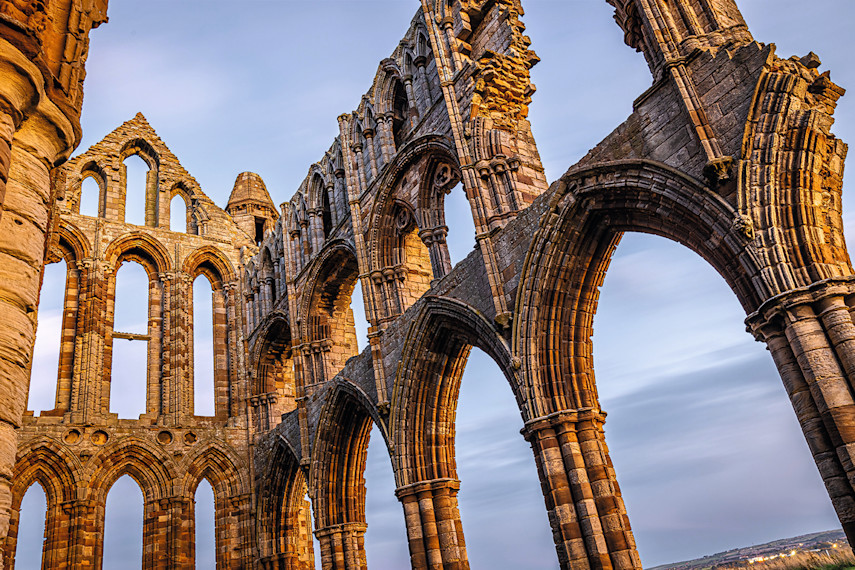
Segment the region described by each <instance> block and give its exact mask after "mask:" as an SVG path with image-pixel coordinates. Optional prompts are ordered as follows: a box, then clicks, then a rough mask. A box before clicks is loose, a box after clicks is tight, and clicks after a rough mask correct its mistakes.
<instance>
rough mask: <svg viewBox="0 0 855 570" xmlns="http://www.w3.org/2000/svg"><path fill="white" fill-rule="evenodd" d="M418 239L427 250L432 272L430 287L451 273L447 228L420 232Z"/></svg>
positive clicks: (442, 227) (441, 227) (440, 227)
mask: <svg viewBox="0 0 855 570" xmlns="http://www.w3.org/2000/svg"><path fill="white" fill-rule="evenodd" d="M419 237H420V238H421V239H422V242H424V244H425V246H427V248H428V254H429V255H430V265H431V269H432V270H433V278H434V281H432V282H431V285H433V283H435V282H436V281H437V280H438V279H442V278H443V277H445V276H446V275H447V274H448V272H449V271H451V257H450V256H449V254H448V244H447V243H446V238H447V237H448V226H439V227H437V228H432V229H427V230H421V231H420V232H419Z"/></svg>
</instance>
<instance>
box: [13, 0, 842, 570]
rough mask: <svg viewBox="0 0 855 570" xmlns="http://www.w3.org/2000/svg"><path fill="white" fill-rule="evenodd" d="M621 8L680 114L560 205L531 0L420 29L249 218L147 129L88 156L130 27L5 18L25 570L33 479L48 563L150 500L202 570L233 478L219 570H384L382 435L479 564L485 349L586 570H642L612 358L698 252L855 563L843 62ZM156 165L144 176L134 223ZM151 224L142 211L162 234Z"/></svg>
mask: <svg viewBox="0 0 855 570" xmlns="http://www.w3.org/2000/svg"><path fill="white" fill-rule="evenodd" d="M606 1H607V2H609V4H611V5H612V6H613V7H614V11H615V19H616V21H617V23H618V25H619V26H620V27H621V29H622V30H623V32H624V37H625V41H626V43H627V44H628V45H629V46H630V47H632V48H634V49H636V50H638V51H640V52H642V53H643V54H644V57H645V59H646V61H647V63H648V65H649V68H650V71H651V74H652V77H653V85H652V86H651V87H650V89H648V90H647V91H646V92H645V93H643V94H642V95H641V96H640V97H639V98H638V99H637V100H636V101H635V105H634V109H633V112H632V114H631V115H630V116H629V117H628V118H627V120H626V121H625V122H624V123H623V124H622V125H620V126H619V127H618V128H617V129H616V130H615V131H613V132H612V133H611V134H610V135H608V136H607V137H606V138H605V139H604V140H603V141H602V142H601V143H600V144H599V145H597V146H596V147H595V148H594V149H592V150H591V151H590V152H589V153H588V154H587V155H586V156H585V157H584V158H583V159H582V160H581V161H580V162H579V163H577V164H576V165H574V166H572V167H570V169H569V170H568V171H567V172H566V174H564V175H563V176H562V177H561V178H560V179H559V180H556V181H554V182H553V183H552V184H551V185H548V184H547V181H546V179H545V176H544V173H543V168H542V166H541V162H540V157H539V154H538V151H537V148H536V146H535V141H534V138H533V136H532V134H531V130H530V126H529V123H528V122H527V119H526V117H527V111H528V107H529V105H530V104H531V98H532V94H533V92H534V86H533V85H532V84H531V83H530V79H529V70H530V69H531V67H532V66H534V65H535V64H536V63H537V61H538V58H537V56H536V55H535V53H534V52H533V51H531V50H530V49H529V45H530V43H531V40H530V38H528V37H527V36H526V35H524V30H525V26H524V25H523V23H522V17H523V10H522V5H521V2H522V0H490V1H484V0H436V1H434V0H422V7H421V8H420V9H419V10H418V12H417V13H416V14H415V16H414V18H413V19H412V21H411V24H410V27H409V29H408V30H407V33H406V35H405V36H404V38H403V39H402V40H401V42H400V43H399V44H398V45H397V46H396V47H395V48H394V51H393V52H392V54H391V56H390V57H389V58H387V59H384V60H383V61H381V62H380V65H379V67H378V71H377V74H376V77H375V78H374V82H373V84H372V86H371V89H370V90H369V91H368V92H367V93H366V94H365V95H364V96H363V97H362V98H361V99H360V102H359V105H358V107H357V108H356V110H355V111H353V112H351V113H347V114H343V115H341V116H340V117H339V118H338V124H339V134H338V136H337V137H335V139H334V140H333V142H332V144H331V145H330V147H329V148H328V149H327V150H326V151H325V152H323V154H322V155H321V158H320V160H318V162H316V163H314V164H312V165H311V166H310V167H309V169H308V172H307V174H306V177H305V180H304V181H303V183H302V184H301V185H300V187H299V189H298V190H297V192H296V193H295V194H293V196H292V197H291V198H290V199H289V200H288V201H286V202H284V203H282V204H281V205H280V206H279V207H278V208H277V206H276V205H275V204H274V202H273V200H272V198H271V196H270V193H269V192H268V190H267V188H266V187H265V184H264V182H263V181H262V179H261V178H260V177H259V176H258V175H257V174H254V173H251V172H245V173H243V174H240V175H239V176H238V177H237V180H236V181H235V186H234V189H233V191H232V193H231V196H230V198H229V202H228V204H227V206H226V208H225V210H223V209H220V208H219V207H217V206H216V205H215V204H214V203H213V202H212V201H211V200H210V198H208V197H207V196H206V195H205V194H204V193H203V192H202V190H201V189H200V187H199V185H198V183H197V182H196V180H195V179H194V178H193V177H192V176H191V175H190V174H189V173H188V172H187V171H186V170H185V169H184V168H183V167H182V166H181V164H180V163H179V161H178V159H177V158H176V157H175V156H174V155H173V154H172V153H171V152H170V150H169V149H168V148H167V147H166V145H165V144H164V143H163V141H161V139H160V138H159V137H158V135H157V134H156V133H155V132H154V130H153V129H152V128H151V126H150V125H149V124H148V123H147V121H146V119H145V117H143V116H142V115H141V114H138V115H137V116H136V117H134V118H132V119H131V120H129V121H128V122H126V123H124V124H122V125H120V126H119V127H118V128H116V130H114V131H113V132H112V133H110V134H109V135H107V136H106V137H105V138H104V139H103V140H102V141H101V142H99V143H97V144H96V145H94V146H93V147H92V148H90V149H89V150H87V151H85V152H83V153H82V154H80V155H78V156H77V157H75V158H73V159H70V160H68V157H69V156H70V154H71V152H72V150H73V149H74V147H75V146H76V144H77V142H78V141H79V140H80V122H79V114H80V106H81V101H82V78H83V76H84V72H83V67H84V63H85V58H86V53H87V47H86V38H87V34H88V32H89V30H90V29H91V28H92V27H94V26H97V25H99V24H100V23H102V22H104V21H105V19H106V4H107V0H91V1H89V2H83V3H81V2H72V1H71V0H43V1H41V2H21V1H19V0H0V13H2V14H3V16H4V17H3V18H2V19H0V38H2V39H0V60H2V61H3V62H4V64H5V65H3V66H0V78H1V80H0V101H2V104H0V201H1V202H2V216H0V274H2V275H0V277H2V279H0V289H2V292H0V312H2V315H3V319H2V323H0V375H2V378H3V382H2V384H0V391H2V392H0V393H1V394H2V398H0V538H2V542H0V546H2V548H0V551H2V557H3V559H2V563H3V567H8V568H11V567H14V559H15V551H16V539H17V535H18V521H19V517H20V505H21V501H22V498H23V496H24V494H25V493H26V491H27V489H28V488H30V487H31V486H32V485H33V484H36V483H37V484H38V485H39V486H41V488H43V489H44V493H45V497H46V501H47V515H46V527H45V529H46V530H45V542H44V553H43V566H44V567H46V568H78V567H95V568H98V567H100V565H101V559H102V555H103V536H104V511H105V506H106V498H107V494H108V492H109V490H110V488H111V486H112V485H113V483H114V482H115V481H116V480H118V479H119V478H121V477H123V476H125V475H128V476H130V477H132V478H133V479H134V481H135V482H136V483H137V484H138V485H139V487H140V489H141V491H142V497H143V503H144V504H143V566H144V567H145V568H191V567H193V565H194V530H193V525H194V500H193V497H194V495H195V493H196V490H197V487H198V485H199V484H200V482H201V481H203V480H206V481H207V482H208V483H210V485H211V488H212V490H213V495H214V503H215V517H216V520H217V524H216V533H215V534H216V537H215V542H216V559H217V562H216V564H217V568H270V569H275V568H278V569H286V568H287V569H307V568H313V567H314V564H315V561H314V553H313V551H312V547H311V543H312V540H311V534H312V533H314V536H315V537H316V538H317V539H318V541H319V543H320V556H321V561H320V562H321V564H322V566H323V568H325V569H336V570H342V569H360V568H365V567H366V557H365V550H364V541H363V536H364V533H365V529H366V523H365V508H364V505H365V485H364V480H363V472H364V469H365V457H366V450H367V441H368V434H369V433H370V431H371V429H372V427H375V426H376V427H377V428H378V432H379V433H380V434H382V437H383V438H384V439H385V443H386V449H387V450H388V451H389V453H390V456H391V463H392V466H393V469H394V475H395V484H396V487H397V489H396V496H397V498H398V499H399V500H400V503H401V506H402V511H403V516H404V520H405V523H406V528H407V539H408V543H409V544H408V546H409V552H410V558H411V563H412V567H413V568H417V569H428V568H430V569H440V568H443V569H465V568H468V567H469V563H468V560H467V554H466V546H465V540H464V535H463V529H462V525H461V524H460V513H459V509H458V502H457V491H458V489H459V480H458V477H457V469H456V464H455V449H454V424H455V409H456V400H457V395H458V391H459V384H460V377H461V374H462V371H463V367H464V366H465V363H466V359H467V356H468V354H469V352H470V349H471V348H472V347H478V348H479V349H481V350H482V351H483V352H484V353H486V354H487V355H489V357H490V358H492V359H493V360H494V361H495V362H496V364H497V365H498V367H499V369H500V370H501V372H502V374H503V375H504V376H505V378H506V380H507V382H508V384H509V386H510V388H511V390H512V391H513V394H514V396H515V398H516V402H517V404H518V406H519V409H520V412H521V414H522V417H523V420H524V422H525V427H524V429H523V436H524V437H525V439H526V440H527V441H528V442H529V443H530V445H531V448H532V450H533V452H534V459H535V463H536V465H537V471H538V474H539V477H540V481H541V486H542V489H543V494H544V501H545V506H546V514H547V516H548V519H549V522H550V524H551V527H552V531H553V537H554V541H555V548H556V551H557V555H558V560H559V563H560V565H561V567H562V568H571V567H572V568H589V567H591V568H613V567H614V568H640V565H641V563H640V559H639V556H638V553H637V551H636V547H635V540H634V538H633V534H632V530H631V527H630V521H629V518H628V516H627V513H626V509H625V507H624V502H623V499H622V497H621V493H620V488H619V486H618V484H617V481H616V478H615V472H614V469H613V467H612V462H611V459H610V457H609V453H608V448H607V446H606V444H605V438H604V430H603V425H604V421H605V414H604V412H603V411H602V410H601V409H600V405H599V401H598V397H597V390H596V384H595V380H594V370H593V359H592V345H591V334H592V330H591V326H592V320H593V316H594V314H595V312H596V309H597V300H598V290H599V287H600V285H601V284H602V282H603V279H604V276H605V273H606V270H607V268H608V264H609V259H610V257H611V254H612V252H613V251H614V248H615V246H616V244H617V241H618V240H619V238H620V236H621V234H622V233H623V232H625V231H640V232H647V233H652V234H657V235H660V236H663V237H666V238H669V239H672V240H674V241H677V242H679V243H681V244H684V245H685V246H687V247H688V248H690V249H691V250H693V251H695V252H696V253H698V254H699V255H700V256H702V257H703V258H704V259H705V260H706V261H708V262H709V263H710V264H711V265H712V266H713V267H714V268H715V269H716V270H717V271H718V273H720V274H721V275H722V276H723V278H724V279H725V280H726V282H727V284H728V285H729V286H730V288H731V289H732V290H733V291H734V292H735V294H736V295H737V297H738V299H739V301H740V303H741V304H742V307H743V308H744V310H745V313H746V315H747V321H746V322H747V324H748V326H749V329H750V330H751V332H752V333H753V334H754V335H755V337H756V338H757V339H758V340H760V341H762V342H765V343H766V344H767V346H768V348H769V350H770V352H771V355H772V358H773V359H774V362H775V364H776V365H777V367H778V369H779V371H780V374H781V377H782V379H783V383H784V389H785V390H786V391H787V393H788V394H789V396H790V398H791V400H792V402H793V407H794V410H795V413H796V415H797V417H798V420H799V422H800V425H801V427H802V429H803V431H804V435H805V437H806V439H807V442H808V445H809V447H810V450H811V452H812V454H813V457H814V459H815V461H816V464H817V467H818V469H819V472H820V474H821V476H822V479H823V481H824V482H825V485H826V487H827V490H828V494H829V497H830V499H831V502H832V504H833V506H834V508H835V510H836V512H837V514H838V516H839V519H840V522H841V524H842V526H843V528H844V530H845V531H846V533H847V535H848V537H849V539H850V542H852V541H853V540H855V483H853V482H855V429H853V426H855V318H853V315H855V276H854V275H853V270H852V266H851V264H850V261H849V256H848V254H847V252H846V248H845V244H844V241H843V233H842V218H841V192H842V173H843V163H844V158H845V155H846V145H845V144H844V143H842V142H841V141H839V140H837V139H836V138H835V137H834V136H833V135H832V134H831V132H830V127H831V124H832V122H833V120H832V116H833V113H834V108H835V105H836V101H837V100H838V99H839V97H841V96H842V95H843V90H842V89H841V88H840V87H838V86H837V85H835V84H834V83H833V82H832V81H831V80H830V79H829V76H828V74H820V73H818V72H817V70H816V68H817V67H818V66H819V60H818V59H817V58H816V56H815V55H813V54H808V55H807V56H805V57H803V58H801V59H798V58H790V59H787V60H783V59H780V58H778V57H777V56H776V55H775V52H774V46H771V45H764V44H761V43H758V42H756V41H754V39H753V37H752V36H751V34H750V32H749V30H748V28H747V27H746V25H745V23H744V21H743V19H742V16H741V15H740V12H739V10H738V8H737V6H736V3H735V1H734V0H669V1H665V0H606ZM72 16H73V17H72ZM48 24H49V25H48ZM733 78H737V79H736V80H734V79H733ZM132 157H133V158H132ZM131 158H132V160H129V159H131ZM132 161H138V162H140V161H141V162H142V163H144V166H145V168H144V169H147V170H146V173H145V175H144V179H143V178H141V179H140V183H139V187H140V189H139V192H138V193H139V194H140V196H138V197H136V198H131V197H129V195H128V177H129V175H128V169H127V167H126V164H127V163H128V162H132ZM51 167H52V168H51ZM144 169H143V170H144ZM93 181H94V182H93ZM458 184H462V186H463V188H464V190H465V193H466V198H467V200H468V202H469V205H470V206H471V213H472V217H473V220H474V224H475V229H476V240H477V247H476V249H475V251H474V252H473V253H472V254H470V255H469V256H468V257H467V258H465V259H464V260H462V261H461V262H459V263H457V264H456V265H455V266H452V264H451V261H450V257H449V254H448V248H447V245H446V236H447V233H448V227H447V225H446V222H445V207H444V206H445V196H446V194H447V193H448V192H449V191H450V190H451V188H453V187H455V186H456V185H458ZM83 189H86V193H88V194H87V196H86V197H85V198H84V197H83V194H84V192H83ZM93 193H95V194H97V198H95V197H94V196H92V194H93ZM178 198H180V200H179V199H178ZM129 200H138V201H141V203H142V213H143V215H142V216H141V217H140V219H139V220H135V221H136V222H137V223H135V224H131V223H129V218H128V216H126V206H128V207H130V206H129V205H128V201H129ZM82 203H84V204H86V205H85V206H84V207H83V211H81V204H82ZM182 209H183V211H182ZM182 214H184V216H183V218H181V219H180V220H179V219H178V218H180V217H181V215H182ZM172 218H175V219H172ZM174 230H176V231H174ZM60 260H63V261H64V264H65V267H66V271H65V273H66V277H65V278H66V286H65V298H64V305H65V309H64V311H63V317H62V330H61V335H60V344H61V346H60V349H59V363H58V369H57V374H56V392H55V405H54V407H53V409H50V410H46V411H42V412H41V413H40V414H38V415H35V414H33V413H32V412H26V411H25V408H26V399H27V396H26V394H27V386H28V380H29V372H30V363H31V357H32V349H33V341H34V334H35V324H36V312H37V305H38V296H39V287H40V278H41V275H42V271H43V267H44V265H45V264H50V263H54V262H59V261H60ZM126 262H133V263H136V264H139V265H140V266H141V267H142V269H143V271H144V273H145V277H144V278H143V282H144V283H147V295H146V298H147V300H148V302H147V317H148V318H147V322H146V324H145V325H143V326H141V327H139V328H137V329H135V330H133V331H130V330H121V327H118V328H117V327H116V299H117V295H118V294H119V293H121V292H118V293H117V291H116V275H117V272H118V270H119V268H120V267H121V266H122V264H123V263H126ZM200 276H204V278H205V279H206V280H207V282H208V283H210V285H211V292H212V295H211V304H212V315H213V316H212V319H211V324H210V326H211V327H212V328H213V331H212V332H211V335H210V338H211V339H212V340H211V345H212V348H211V351H212V352H213V368H212V376H213V378H212V383H213V409H212V413H211V414H210V415H198V414H196V413H195V411H194V401H195V392H194V390H196V389H197V388H198V386H199V385H200V384H199V381H200V380H201V379H195V378H194V369H195V367H194V362H193V355H194V339H193V330H194V323H193V308H192V307H193V302H192V298H193V283H194V280H195V279H196V278H198V277H200ZM357 283H358V284H359V286H360V288H361V291H362V297H363V300H364V307H362V308H361V309H364V314H365V317H366V320H367V322H368V324H369V328H368V346H367V347H365V349H364V350H362V352H361V353H358V352H357V348H356V347H357V343H356V333H355V330H354V322H355V317H354V309H355V310H360V308H351V303H350V298H351V295H352V293H353V291H354V288H355V287H356V286H357ZM145 286H146V285H144V286H143V288H145ZM119 341H131V342H136V343H141V344H140V346H145V347H146V348H145V356H144V360H145V362H146V364H145V375H144V383H145V386H144V390H143V389H142V388H141V390H140V393H144V397H142V396H141V398H143V399H144V402H140V408H141V410H142V412H141V413H140V414H139V416H138V417H133V418H119V417H117V415H116V414H114V413H111V409H112V408H111V402H110V400H111V398H113V397H114V394H115V393H116V391H114V390H111V387H112V386H113V383H114V382H115V383H116V385H117V386H118V385H120V383H121V382H122V381H123V380H125V378H124V375H123V374H122V373H121V367H117V366H115V364H116V363H115V362H114V361H115V358H114V357H115V355H116V354H117V353H116V351H114V346H116V345H115V343H116V342H119ZM206 413H207V412H206ZM307 495H308V497H309V500H306V496H307ZM311 514H314V517H312V516H311ZM312 520H314V525H313V524H312Z"/></svg>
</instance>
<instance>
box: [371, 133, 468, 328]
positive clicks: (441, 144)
mask: <svg viewBox="0 0 855 570" xmlns="http://www.w3.org/2000/svg"><path fill="white" fill-rule="evenodd" d="M452 149H453V147H452V146H451V145H450V144H449V142H448V140H447V139H446V138H445V137H442V136H438V135H427V136H424V137H420V138H418V139H416V140H414V141H412V142H410V143H408V144H407V145H406V146H405V147H404V148H403V149H401V151H400V152H399V153H398V154H397V155H396V157H395V159H394V160H393V161H392V162H391V163H390V164H389V166H388V167H387V168H386V169H385V171H384V173H383V175H382V178H381V179H380V181H379V182H378V185H377V188H378V193H377V198H376V199H375V202H374V205H373V207H372V210H371V213H370V218H369V220H370V222H369V224H368V239H367V243H368V251H369V252H370V257H369V269H370V276H371V283H372V284H373V286H374V296H375V297H376V298H377V299H378V302H377V307H376V308H375V311H376V315H377V320H378V322H380V321H384V320H388V319H391V318H394V317H396V316H397V315H399V314H401V313H402V312H404V311H405V310H406V309H407V307H409V306H410V305H411V304H412V303H413V302H414V301H415V300H416V299H418V298H419V297H421V295H422V294H423V293H424V292H425V291H426V290H427V289H428V288H429V286H430V282H431V280H432V279H435V278H438V277H441V276H443V275H445V273H446V272H447V271H448V270H449V269H450V266H451V262H450V259H449V256H448V251H447V247H446V245H445V235H446V232H447V228H446V227H445V226H444V225H442V226H438V227H435V226H432V227H427V228H425V227H421V224H423V223H424V221H425V218H427V219H430V217H429V216H428V215H426V214H425V212H427V211H432V210H430V209H429V208H430V207H431V206H435V205H438V202H439V200H435V199H431V198H429V196H430V193H431V192H433V190H431V189H428V188H423V187H422V185H423V184H424V183H425V180H426V178H425V175H426V173H425V171H424V169H425V168H430V166H429V163H430V162H431V161H432V160H433V157H434V156H436V157H442V158H443V159H445V160H448V161H449V163H450V164H452V165H455V168H456V165H457V160H456V159H454V157H455V156H456V154H455V152H454V151H453V150H452ZM419 169H422V171H421V172H419ZM410 173H414V174H413V176H415V177H416V178H415V179H414V180H409V177H410ZM413 181H414V182H415V185H417V186H419V188H417V189H416V190H413V189H412V188H411V187H412V186H413ZM431 183H432V181H431ZM405 186H406V188H405ZM423 194H425V196H423ZM443 196H444V195H443ZM422 206H423V207H424V211H423V208H422ZM443 221H444V218H443ZM431 250H433V254H432V253H431ZM434 266H435V267H436V269H437V271H438V272H437V271H434Z"/></svg>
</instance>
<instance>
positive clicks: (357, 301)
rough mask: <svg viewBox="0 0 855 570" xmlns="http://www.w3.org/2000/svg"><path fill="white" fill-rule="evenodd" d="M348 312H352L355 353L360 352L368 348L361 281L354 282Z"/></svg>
mask: <svg viewBox="0 0 855 570" xmlns="http://www.w3.org/2000/svg"><path fill="white" fill-rule="evenodd" d="M350 310H351V311H352V312H353V324H354V328H355V329H356V346H355V347H354V348H355V352H357V353H360V352H362V351H363V350H364V349H365V347H367V346H368V320H367V319H366V318H365V298H364V297H363V296H362V281H360V280H359V279H357V280H356V286H355V287H354V288H353V294H352V295H351V296H350Z"/></svg>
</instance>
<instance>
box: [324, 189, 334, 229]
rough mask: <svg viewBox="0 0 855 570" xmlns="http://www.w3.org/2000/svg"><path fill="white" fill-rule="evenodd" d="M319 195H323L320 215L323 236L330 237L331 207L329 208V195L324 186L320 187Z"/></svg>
mask: <svg viewBox="0 0 855 570" xmlns="http://www.w3.org/2000/svg"><path fill="white" fill-rule="evenodd" d="M321 196H323V205H322V211H321V217H322V219H323V223H324V237H327V238H328V237H330V234H331V233H332V230H333V218H332V209H331V208H330V196H329V192H327V190H326V188H321Z"/></svg>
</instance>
